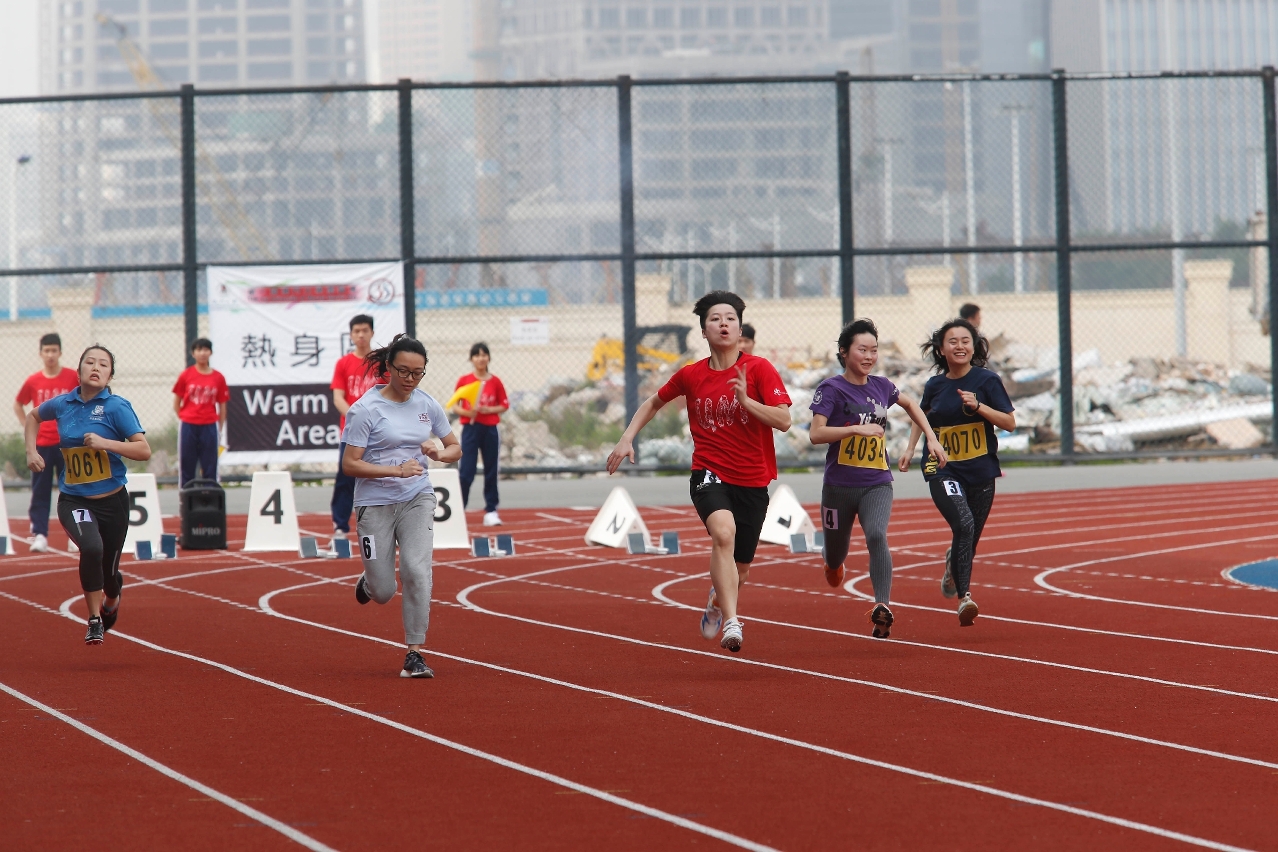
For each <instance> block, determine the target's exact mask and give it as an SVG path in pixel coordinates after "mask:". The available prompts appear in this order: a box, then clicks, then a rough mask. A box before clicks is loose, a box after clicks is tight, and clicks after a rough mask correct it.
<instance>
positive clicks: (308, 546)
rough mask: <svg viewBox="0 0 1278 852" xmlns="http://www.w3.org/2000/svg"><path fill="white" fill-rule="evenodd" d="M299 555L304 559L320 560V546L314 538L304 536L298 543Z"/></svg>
mask: <svg viewBox="0 0 1278 852" xmlns="http://www.w3.org/2000/svg"><path fill="white" fill-rule="evenodd" d="M297 555H298V556H300V557H302V558H303V559H319V558H320V552H319V545H318V544H316V542H315V539H314V537H313V536H309V535H304V536H302V538H301V540H300V541H299V542H298V547H297Z"/></svg>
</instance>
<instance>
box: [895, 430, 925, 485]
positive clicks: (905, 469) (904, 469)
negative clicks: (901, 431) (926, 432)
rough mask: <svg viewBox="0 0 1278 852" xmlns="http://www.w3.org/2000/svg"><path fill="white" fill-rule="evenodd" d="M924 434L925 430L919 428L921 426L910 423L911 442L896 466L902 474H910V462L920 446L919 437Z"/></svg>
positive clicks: (906, 446)
mask: <svg viewBox="0 0 1278 852" xmlns="http://www.w3.org/2000/svg"><path fill="white" fill-rule="evenodd" d="M922 434H923V430H922V429H920V428H919V424H917V423H914V422H913V421H912V420H911V422H910V440H909V443H907V444H906V445H905V452H903V453H901V457H900V458H899V459H897V461H896V466H897V468H898V469H899V470H900V471H901V473H909V471H910V460H911V459H913V458H914V448H915V447H917V446H918V445H919V436H920V435H922Z"/></svg>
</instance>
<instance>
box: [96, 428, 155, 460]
mask: <svg viewBox="0 0 1278 852" xmlns="http://www.w3.org/2000/svg"><path fill="white" fill-rule="evenodd" d="M84 445H85V446H86V447H88V448H89V449H91V450H105V451H106V452H108V453H115V454H116V455H117V456H120V457H121V458H126V459H130V460H132V461H146V460H147V459H149V458H151V445H150V444H148V443H147V442H146V435H144V434H143V433H141V432H137V433H135V434H133V435H130V436H129V437H128V438H127V439H126V440H123V441H112V440H111V439H110V438H103V437H102V436H101V435H99V434H97V433H96V432H88V433H86V434H85V436H84Z"/></svg>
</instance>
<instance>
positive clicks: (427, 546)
mask: <svg viewBox="0 0 1278 852" xmlns="http://www.w3.org/2000/svg"><path fill="white" fill-rule="evenodd" d="M395 508H396V509H397V510H398V511H397V512H396V517H395V539H396V541H398V542H399V579H400V582H401V583H402V584H403V586H404V592H403V595H404V600H403V615H404V644H405V645H407V646H408V648H409V650H413V651H418V650H421V647H422V645H424V644H426V631H427V630H428V629H429V627H430V593H431V586H432V581H433V577H432V573H431V557H432V554H433V552H434V549H435V495H434V494H429V493H425V494H419V495H417V496H416V497H414V498H413V499H412V500H410V501H409V502H407V503H401V504H399V506H397V507H395Z"/></svg>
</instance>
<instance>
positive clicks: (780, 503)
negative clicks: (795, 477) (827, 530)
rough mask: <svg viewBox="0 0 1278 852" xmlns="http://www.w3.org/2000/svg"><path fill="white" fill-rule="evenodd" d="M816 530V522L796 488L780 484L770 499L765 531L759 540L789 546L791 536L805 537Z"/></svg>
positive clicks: (765, 519) (764, 526)
mask: <svg viewBox="0 0 1278 852" xmlns="http://www.w3.org/2000/svg"><path fill="white" fill-rule="evenodd" d="M815 532H816V524H814V523H812V518H811V517H809V516H808V513H807V511H805V510H804V508H803V505H802V504H801V503H800V502H799V498H798V497H796V496H794V490H793V489H792V488H790V486H788V485H778V486H777V490H776V491H775V492H773V494H772V499H770V500H769V501H768V513H767V515H765V516H764V518H763V532H762V533H761V534H760V535H759V541H766V542H767V543H768V544H779V545H781V546H782V547H788V546H789V545H790V542H791V541H792V539H791V538H790V536H792V535H795V534H799V535H803V536H804V537H805V538H806V537H807V536H809V535H811V534H813V533H815Z"/></svg>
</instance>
